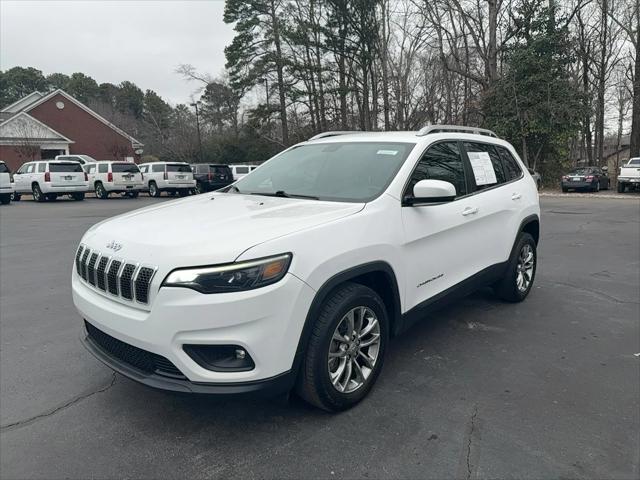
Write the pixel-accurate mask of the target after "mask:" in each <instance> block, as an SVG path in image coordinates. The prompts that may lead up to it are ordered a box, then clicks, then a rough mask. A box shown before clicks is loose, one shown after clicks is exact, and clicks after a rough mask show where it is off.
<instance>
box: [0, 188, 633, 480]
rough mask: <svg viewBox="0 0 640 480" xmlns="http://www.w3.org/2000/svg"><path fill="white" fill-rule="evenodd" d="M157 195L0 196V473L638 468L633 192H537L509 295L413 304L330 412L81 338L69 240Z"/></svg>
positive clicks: (436, 473)
mask: <svg viewBox="0 0 640 480" xmlns="http://www.w3.org/2000/svg"><path fill="white" fill-rule="evenodd" d="M158 201H164V200H156V199H149V198H147V197H146V196H142V197H140V198H139V199H137V200H132V199H116V198H114V199H111V200H107V201H100V200H95V199H87V200H85V201H84V202H73V201H65V200H62V201H58V202H56V203H46V204H36V203H34V202H32V201H30V200H29V199H26V200H25V201H21V202H18V203H15V204H12V205H10V206H7V207H4V206H3V207H0V319H1V323H0V340H1V347H0V393H1V402H0V423H1V433H0V437H1V438H0V460H1V462H0V476H1V477H2V478H5V479H10V478H48V479H51V478H122V477H126V478H160V477H162V478H177V477H181V478H436V479H443V478H465V479H467V478H489V477H491V478H530V479H540V478H564V479H568V478H615V479H637V478H639V476H640V357H639V356H637V355H634V354H638V353H640V200H639V199H638V198H634V199H624V200H620V199H603V198H585V197H574V198H571V197H570V196H562V197H558V198H555V197H544V198H542V200H541V201H542V207H543V218H542V222H543V227H542V228H543V231H542V240H541V245H540V250H539V251H540V263H539V267H538V274H537V279H536V284H535V286H534V290H533V291H532V293H531V295H530V296H529V298H528V299H527V300H526V301H525V302H524V303H522V304H518V305H511V304H505V303H501V302H498V301H496V300H494V299H493V298H492V296H491V294H490V292H489V291H482V292H479V293H477V294H474V295H473V296H471V297H468V298H467V299H465V300H463V301H460V302H458V303H456V304H455V305H452V306H450V307H448V308H446V309H444V310H442V311H440V312H438V313H436V314H434V315H433V316H432V317H431V318H429V319H425V321H424V322H422V323H421V324H418V325H416V326H415V327H413V328H412V329H411V330H410V331H409V332H407V333H406V334H405V335H403V336H402V337H400V338H398V339H396V340H394V341H393V342H392V344H391V346H390V350H389V352H388V356H387V359H386V363H385V368H384V370H383V372H382V375H381V377H380V379H379V380H378V383H377V385H376V387H375V388H374V390H373V391H372V394H371V395H370V396H369V397H368V398H367V399H366V400H365V401H364V402H363V403H361V404H360V405H359V406H357V407H356V408H354V409H352V410H350V411H348V412H345V413H342V414H339V415H329V414H326V413H323V412H321V411H318V410H315V409H313V408H311V407H308V406H306V405H305V404H304V403H302V402H301V401H299V400H296V399H292V400H291V401H290V402H288V403H286V402H284V401H282V400H275V401H257V400H241V401H240V400H228V399H227V400H225V399H215V398H210V397H206V396H183V395H176V394H168V393H164V392H159V391H155V390H151V389H149V388H146V387H143V386H141V385H138V384H136V383H134V382H132V381H130V380H128V379H126V378H124V377H121V376H119V375H115V374H113V373H111V371H110V370H109V369H107V368H106V367H104V366H103V365H102V364H100V363H99V362H98V361H97V360H95V359H94V358H93V357H92V356H91V354H89V353H88V352H86V351H85V350H84V348H83V347H82V345H81V343H80V341H79V337H80V335H81V334H82V323H81V319H80V318H79V316H78V314H77V313H76V311H75V310H74V307H73V304H72V301H71V291H70V271H71V268H72V262H73V256H74V252H75V249H76V246H77V243H78V241H79V239H80V237H81V235H82V233H83V232H84V231H85V230H86V229H87V228H89V227H90V226H91V225H92V224H94V223H96V222H98V221H100V220H102V219H105V218H108V217H110V216H112V215H115V214H118V213H121V212H124V211H127V210H130V209H132V208H137V207H142V206H145V205H149V204H151V203H155V202H158ZM168 227H169V226H168Z"/></svg>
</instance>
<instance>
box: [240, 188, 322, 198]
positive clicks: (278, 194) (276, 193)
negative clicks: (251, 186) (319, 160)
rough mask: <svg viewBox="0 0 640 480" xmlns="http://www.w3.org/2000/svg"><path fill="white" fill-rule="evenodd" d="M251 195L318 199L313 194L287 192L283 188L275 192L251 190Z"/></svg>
mask: <svg viewBox="0 0 640 480" xmlns="http://www.w3.org/2000/svg"><path fill="white" fill-rule="evenodd" d="M251 195H264V196H265V197H283V198H308V199H310V200H320V199H319V198H318V197H314V196H313V195H300V194H297V193H287V192H285V191H284V190H277V191H275V192H251Z"/></svg>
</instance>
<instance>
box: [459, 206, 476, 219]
mask: <svg viewBox="0 0 640 480" xmlns="http://www.w3.org/2000/svg"><path fill="white" fill-rule="evenodd" d="M476 213H478V207H467V208H465V209H464V210H463V211H462V215H464V216H465V217H466V216H467V215H474V214H476Z"/></svg>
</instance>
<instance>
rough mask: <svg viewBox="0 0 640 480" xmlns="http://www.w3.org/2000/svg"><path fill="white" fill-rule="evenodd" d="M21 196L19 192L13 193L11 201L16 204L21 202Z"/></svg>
mask: <svg viewBox="0 0 640 480" xmlns="http://www.w3.org/2000/svg"><path fill="white" fill-rule="evenodd" d="M20 198H21V197H20V194H19V193H18V192H13V193H12V194H11V200H12V201H14V202H19V201H20Z"/></svg>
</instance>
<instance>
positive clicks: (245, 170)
mask: <svg viewBox="0 0 640 480" xmlns="http://www.w3.org/2000/svg"><path fill="white" fill-rule="evenodd" d="M236 173H241V174H242V173H249V167H236Z"/></svg>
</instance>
